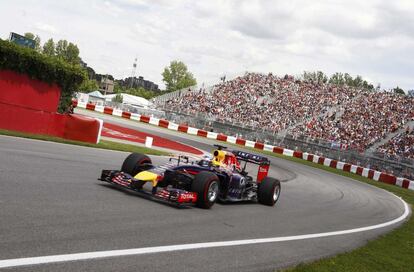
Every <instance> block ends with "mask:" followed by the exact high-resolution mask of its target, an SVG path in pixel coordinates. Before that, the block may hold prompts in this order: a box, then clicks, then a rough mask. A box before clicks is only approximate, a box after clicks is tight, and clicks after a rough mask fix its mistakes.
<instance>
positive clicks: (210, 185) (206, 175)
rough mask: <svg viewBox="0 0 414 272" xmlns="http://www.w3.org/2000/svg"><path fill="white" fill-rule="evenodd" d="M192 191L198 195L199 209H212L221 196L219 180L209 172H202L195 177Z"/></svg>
mask: <svg viewBox="0 0 414 272" xmlns="http://www.w3.org/2000/svg"><path fill="white" fill-rule="evenodd" d="M191 191H193V192H196V193H197V203H196V205H197V207H200V208H203V209H210V208H211V207H212V206H213V205H214V203H215V202H216V200H217V198H218V195H219V178H218V177H217V175H216V174H214V173H211V172H208V171H203V172H200V173H198V174H197V175H196V176H195V177H194V180H193V183H192V184H191Z"/></svg>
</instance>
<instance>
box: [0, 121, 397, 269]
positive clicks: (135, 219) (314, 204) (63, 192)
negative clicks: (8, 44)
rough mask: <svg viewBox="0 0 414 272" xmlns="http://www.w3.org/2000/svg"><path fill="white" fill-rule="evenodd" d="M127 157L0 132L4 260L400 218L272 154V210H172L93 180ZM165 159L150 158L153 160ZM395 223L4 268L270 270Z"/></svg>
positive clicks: (333, 178) (369, 197) (330, 177)
mask: <svg viewBox="0 0 414 272" xmlns="http://www.w3.org/2000/svg"><path fill="white" fill-rule="evenodd" d="M105 119H107V118H106V117H105ZM112 121H115V122H117V123H123V122H125V121H124V120H120V119H118V120H117V119H116V118H113V119H112ZM129 124H132V123H131V122H129ZM129 126H131V127H134V126H139V127H140V129H142V130H147V131H148V132H152V133H154V131H158V132H159V134H160V133H162V134H163V135H164V136H166V137H169V138H170V139H173V140H180V141H181V142H184V143H186V144H190V145H193V146H195V147H198V148H200V149H204V150H208V151H210V150H211V145H210V144H211V143H210V142H209V141H208V140H205V139H197V138H196V137H188V136H187V135H184V134H175V135H172V132H169V131H166V130H163V131H161V130H160V129H159V128H155V127H150V126H147V125H142V124H136V125H129ZM163 135H160V136H163ZM183 137H186V138H190V139H184V138H183ZM126 155H127V153H123V152H116V151H107V150H98V149H92V148H85V147H77V146H70V145H63V144H56V143H49V142H40V141H33V140H28V139H20V138H13V137H6V136H0V207H1V208H0V220H1V221H0V263H1V260H10V259H16V258H26V257H38V256H49V255H59V254H72V253H84V252H97V251H108V250H121V249H135V248H146V247H155V246H168V245H182V244H190V243H202V242H222V241H233V240H244V239H259V238H269V237H282V236H296V235H304V234H315V233H324V232H332V231H339V230H347V229H354V228H360V227H366V226H371V225H376V224H381V223H384V222H387V221H391V220H393V219H396V218H398V217H400V216H401V215H402V214H403V213H404V205H403V203H402V202H401V201H400V200H399V199H398V198H396V197H395V196H393V195H391V194H389V193H387V192H386V191H383V190H380V189H377V188H375V187H372V186H369V185H366V184H362V183H359V182H356V181H353V180H350V179H347V178H344V177H340V176H337V175H334V174H330V173H325V172H321V171H318V170H316V169H313V168H310V167H307V166H302V165H298V164H294V163H292V162H288V161H284V160H281V159H277V158H272V159H271V160H272V165H271V172H270V175H271V176H274V177H277V178H280V179H282V180H284V181H285V182H283V184H282V194H281V198H280V200H279V202H278V203H277V205H276V206H275V207H267V206H262V205H259V204H255V203H244V204H216V205H215V206H214V207H213V208H212V209H211V210H202V209H198V208H188V209H176V208H173V207H170V206H167V205H163V204H160V203H156V202H152V201H148V200H146V199H142V198H140V197H137V196H136V195H134V194H133V193H129V192H126V191H123V190H120V189H116V188H114V187H112V186H110V185H106V184H103V183H102V182H100V181H98V180H97V177H98V176H99V173H100V170H101V169H103V168H104V169H119V167H120V165H121V163H122V161H123V159H124V158H125V157H126ZM166 160H167V158H165V157H153V162H154V163H161V162H164V161H166ZM399 224H400V223H397V224H393V225H392V226H388V227H385V228H379V229H375V230H370V231H364V232H357V233H353V234H343V235H335V236H330V237H323V238H314V239H300V240H295V241H284V242H274V243H260V244H252V245H242V246H228V247H212V248H207V249H191V250H182V251H169V252H164V253H152V254H142V255H129V256H119V257H110V258H103V259H88V260H81V261H69V262H59V263H50V264H38V265H30V266H19V267H11V268H5V269H4V271H274V269H276V268H280V267H286V266H289V265H292V264H296V263H300V262H305V261H309V260H314V259H318V258H321V257H324V256H330V255H333V254H336V253H339V252H344V251H348V250H351V249H353V248H355V247H358V246H361V245H363V244H365V243H366V241H367V240H370V239H373V238H375V237H377V236H378V235H380V234H382V233H385V232H387V231H389V230H390V229H392V228H394V227H397V226H398V225H399Z"/></svg>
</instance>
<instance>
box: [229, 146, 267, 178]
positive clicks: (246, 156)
mask: <svg viewBox="0 0 414 272" xmlns="http://www.w3.org/2000/svg"><path fill="white" fill-rule="evenodd" d="M232 152H233V154H234V155H235V156H236V158H237V159H238V160H239V161H245V162H251V163H254V164H258V165H259V169H258V172H257V182H258V183H260V182H262V180H263V179H264V178H265V177H267V174H268V173H269V166H270V161H269V159H268V158H266V157H263V156H259V155H255V154H251V153H247V152H244V151H238V150H233V151H232ZM245 168H246V165H245V166H244V169H245ZM244 169H243V171H244Z"/></svg>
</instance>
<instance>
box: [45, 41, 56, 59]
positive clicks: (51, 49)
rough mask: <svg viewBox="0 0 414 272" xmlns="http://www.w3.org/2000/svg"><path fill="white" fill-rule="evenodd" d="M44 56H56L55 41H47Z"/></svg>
mask: <svg viewBox="0 0 414 272" xmlns="http://www.w3.org/2000/svg"><path fill="white" fill-rule="evenodd" d="M43 54H45V55H47V56H49V57H52V56H54V55H55V54H56V49H55V42H54V41H53V39H49V40H47V42H45V44H44V45H43Z"/></svg>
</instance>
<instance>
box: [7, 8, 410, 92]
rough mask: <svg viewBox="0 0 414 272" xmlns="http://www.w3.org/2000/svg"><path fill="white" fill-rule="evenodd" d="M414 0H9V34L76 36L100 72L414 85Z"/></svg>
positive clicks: (157, 76)
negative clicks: (308, 76)
mask: <svg viewBox="0 0 414 272" xmlns="http://www.w3.org/2000/svg"><path fill="white" fill-rule="evenodd" d="M413 14H414V2H413V1H403V0H398V1H380V0H378V1H377V0H372V1H370V0H367V1H354V0H350V1H336V0H326V1H305V0H300V1H299V0H290V1H276V0H274V1H265V0H263V1H257V0H256V1H255V0H246V1H243V0H239V1H230V0H228V1H226V0H221V1H218V0H217V1H216V0H212V1H195V0H193V1H191V0H176V1H174V0H170V1H168V0H160V1H156V0H155V1H146V0H106V1H100V0H90V1H81V0H71V1H66V0H60V1H49V0H43V1H42V0H38V1H34V0H24V1H23V0H12V1H11V0H10V1H9V0H2V1H0V37H1V38H3V39H6V38H8V35H9V32H10V31H14V32H17V33H24V32H33V33H35V34H38V35H39V36H40V37H41V38H42V42H45V41H46V40H47V39H49V38H53V39H54V40H55V41H57V40H59V39H67V40H69V41H72V42H74V43H76V44H77V45H78V46H79V48H80V51H81V57H82V59H83V60H84V61H85V62H87V63H88V64H89V65H90V66H92V67H93V68H94V69H95V70H96V71H97V72H98V73H109V74H112V75H114V76H115V77H116V78H123V77H128V76H130V75H131V73H132V64H133V61H134V59H135V57H137V58H138V68H137V74H138V75H143V76H144V77H145V78H147V79H149V80H152V81H155V82H156V83H158V84H160V85H161V86H163V84H162V77H161V72H162V70H163V68H164V67H165V66H166V65H168V64H169V62H170V61H171V60H174V59H178V60H182V61H184V62H185V63H186V64H187V65H188V67H189V69H190V71H191V72H193V73H194V75H195V77H196V78H197V80H198V82H199V84H200V85H201V83H203V82H204V83H205V84H207V85H209V84H214V83H216V82H218V80H219V78H220V77H221V76H223V75H227V78H232V77H235V76H237V75H241V74H243V73H244V72H245V71H254V72H262V73H268V72H273V73H274V74H278V75H284V74H292V75H299V74H301V73H302V72H303V71H304V70H307V71H314V70H322V71H324V72H325V73H327V74H328V75H330V74H332V73H334V72H337V71H339V72H348V73H350V74H351V75H357V74H359V75H361V76H363V77H364V78H366V79H368V80H369V81H370V82H372V83H373V84H374V85H376V84H378V83H381V86H382V87H384V88H391V87H395V86H397V85H399V86H400V87H402V88H404V89H405V90H407V89H414V76H413V71H414V62H413V60H414V50H413V49H414V16H413Z"/></svg>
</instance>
